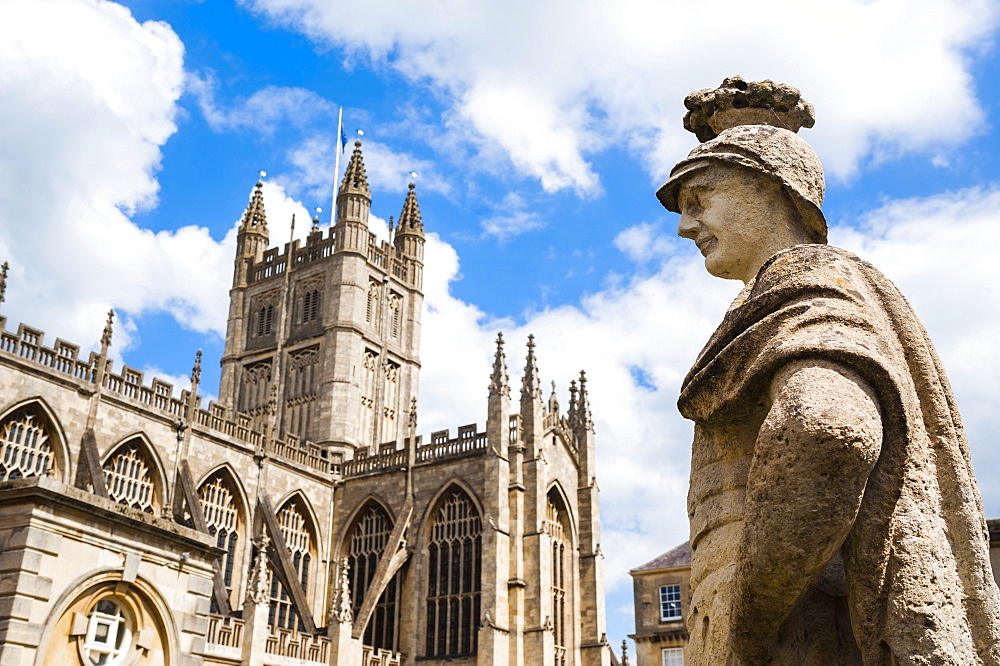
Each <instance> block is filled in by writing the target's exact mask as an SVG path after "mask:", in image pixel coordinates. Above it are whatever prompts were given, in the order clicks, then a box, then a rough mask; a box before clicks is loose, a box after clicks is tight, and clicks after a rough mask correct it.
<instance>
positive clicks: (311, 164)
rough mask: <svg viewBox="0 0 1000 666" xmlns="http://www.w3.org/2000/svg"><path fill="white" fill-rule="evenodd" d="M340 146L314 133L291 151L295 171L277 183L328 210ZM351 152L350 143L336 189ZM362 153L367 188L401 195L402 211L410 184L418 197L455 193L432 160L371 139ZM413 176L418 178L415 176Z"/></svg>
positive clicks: (395, 212) (381, 200)
mask: <svg viewBox="0 0 1000 666" xmlns="http://www.w3.org/2000/svg"><path fill="white" fill-rule="evenodd" d="M340 145H341V144H340V143H339V142H336V141H335V137H334V136H333V135H332V134H314V135H312V136H309V137H307V138H306V139H305V140H304V141H302V142H301V143H300V144H299V145H297V146H296V147H294V148H293V149H292V150H290V151H289V153H288V162H289V164H291V165H292V167H293V170H292V172H291V173H289V174H285V175H282V176H279V177H278V179H277V180H278V182H280V183H281V184H282V185H284V186H285V187H286V188H287V190H288V192H290V193H291V194H294V195H296V196H306V197H310V198H311V199H313V200H315V201H317V202H321V205H322V207H323V208H324V209H326V210H329V208H330V207H331V205H332V197H333V187H334V180H333V173H334V171H335V162H336V150H337V148H339V147H340ZM352 150H353V143H348V144H347V147H346V149H345V150H344V151H343V153H342V155H341V158H340V174H339V177H338V179H337V183H336V185H337V187H340V179H342V178H343V173H344V169H346V168H347V163H348V161H349V160H350V158H351V151H352ZM362 154H363V156H364V161H365V173H366V175H367V176H368V185H369V186H370V187H371V189H372V190H373V191H375V192H379V191H382V192H398V193H399V199H398V201H397V202H396V203H395V204H393V205H394V206H397V205H398V207H399V209H402V207H403V200H404V197H405V193H406V189H407V186H408V185H409V183H410V182H411V181H412V182H415V183H416V185H417V196H418V197H419V195H420V193H421V192H437V193H439V194H443V195H445V196H448V195H449V194H451V192H452V188H451V185H450V184H449V183H448V181H447V180H445V178H444V177H443V176H442V175H441V173H440V171H439V170H438V168H437V166H436V165H435V164H434V162H432V161H430V160H426V159H422V158H419V157H415V156H413V155H411V154H409V153H405V152H399V151H394V150H392V149H391V148H390V147H388V146H386V145H385V144H383V143H379V142H377V141H371V140H367V141H364V145H363V146H362ZM412 173H416V174H417V175H416V176H413V175H412ZM387 199H389V197H385V196H382V197H378V198H375V200H374V201H373V203H374V204H375V206H376V208H378V207H379V206H380V205H381V204H382V203H385V202H386V201H387ZM388 213H389V212H387V215H386V217H388ZM391 214H392V215H396V216H398V210H392V211H391Z"/></svg>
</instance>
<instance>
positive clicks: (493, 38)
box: [243, 0, 1000, 194]
mask: <svg viewBox="0 0 1000 666" xmlns="http://www.w3.org/2000/svg"><path fill="white" fill-rule="evenodd" d="M243 2H244V4H247V5H248V6H250V7H252V8H254V9H256V10H257V11H259V12H262V13H265V14H266V15H268V16H270V17H272V18H273V19H275V20H277V21H279V22H281V23H284V24H287V25H290V26H292V27H294V28H296V29H298V30H300V31H302V32H304V33H306V34H308V35H310V36H311V37H313V38H314V39H316V40H317V41H319V42H321V43H324V44H334V45H337V46H341V47H344V48H345V49H346V50H347V52H348V56H347V57H348V58H349V59H370V60H372V61H374V62H376V63H377V64H378V65H381V66H388V67H392V68H394V69H396V70H397V71H399V72H401V73H403V74H404V75H406V76H408V77H409V78H410V79H411V80H413V81H414V82H416V83H418V84H420V85H428V86H430V87H431V88H432V89H433V90H434V92H435V93H437V94H439V95H440V96H441V98H442V99H444V100H445V101H446V104H448V105H449V107H450V110H449V111H448V113H447V119H448V122H449V123H450V124H451V126H452V130H453V131H458V130H462V129H464V130H466V131H468V132H470V134H471V137H470V138H471V141H472V142H473V143H477V142H485V143H486V144H491V145H499V146H501V147H502V148H503V150H504V151H505V154H506V155H507V158H508V159H509V160H510V162H511V163H512V164H513V165H514V166H515V167H516V168H517V169H518V170H520V171H521V172H523V173H525V174H528V175H531V176H534V177H536V178H538V180H539V181H540V182H541V184H542V186H543V188H544V189H546V190H548V191H552V190H558V189H563V188H571V189H575V190H576V191H578V192H580V193H583V194H593V193H595V192H597V191H599V187H600V185H599V182H598V179H597V176H596V175H595V172H594V169H593V167H592V165H591V164H590V163H589V162H588V159H589V158H590V156H592V155H593V154H595V153H596V151H598V150H600V149H601V148H603V147H606V146H608V145H609V144H610V143H611V142H625V143H626V144H627V145H628V146H629V148H630V149H631V150H633V151H635V152H636V153H637V154H640V155H643V156H644V160H645V163H646V164H647V167H648V169H649V171H650V174H651V178H652V179H653V180H659V179H661V178H662V177H663V176H664V175H665V173H666V172H667V171H668V170H669V168H670V167H671V166H672V165H673V164H674V163H675V162H676V161H677V160H678V159H679V158H680V157H681V156H682V155H683V153H684V152H685V151H686V150H687V149H689V148H690V147H691V146H692V145H693V143H694V139H693V137H691V136H690V135H687V134H686V133H685V132H684V131H683V130H682V129H681V128H680V120H681V116H682V114H683V107H682V104H681V102H682V99H683V97H684V95H686V94H687V93H688V92H690V91H691V90H694V89H697V88H704V87H710V86H714V85H718V83H719V82H720V81H721V80H722V79H723V78H724V77H725V76H728V75H732V74H743V75H744V76H746V77H747V78H750V79H757V80H759V79H762V78H772V79H775V80H778V81H785V82H788V83H792V84H793V85H796V86H798V87H799V88H800V89H802V91H803V94H804V95H805V97H806V98H807V99H809V100H810V101H812V102H813V103H814V104H815V105H816V107H817V108H818V109H820V112H819V118H818V119H817V127H816V129H814V130H810V131H809V132H808V138H809V140H810V141H811V142H812V143H813V144H814V145H815V147H816V148H817V150H818V152H819V153H820V155H821V157H822V158H823V160H824V163H825V165H826V167H827V169H828V170H829V172H830V173H831V174H832V175H833V176H834V177H837V178H846V177H849V176H850V175H851V174H852V173H853V172H854V171H855V170H856V169H857V168H858V166H859V164H860V163H862V162H863V161H865V160H866V159H872V158H873V159H885V158H888V157H892V156H893V155H896V154H898V153H901V152H905V151H913V150H929V151H932V153H933V154H932V155H929V159H930V158H931V157H935V156H937V158H938V160H940V157H941V155H942V154H945V153H947V151H948V149H949V148H951V147H954V146H955V145H956V144H957V143H958V142H961V141H962V140H963V139H965V138H967V137H969V136H971V135H973V134H975V133H976V132H977V131H978V128H979V127H980V126H981V124H982V121H983V112H982V109H981V107H980V104H979V102H978V101H977V99H976V96H975V91H974V87H973V81H972V76H971V74H970V65H971V63H972V61H973V58H974V56H976V55H980V54H981V53H982V52H983V51H985V50H986V49H987V48H988V47H989V45H990V39H991V38H992V33H993V31H994V30H995V28H996V26H997V22H998V14H1000V12H998V3H997V2H996V0H928V1H927V2H922V3H919V4H914V3H908V2H904V1H903V0H876V1H870V0H835V1H832V2H817V1H807V2H793V1H792V0H764V1H762V2H755V3H746V2H740V1H739V0H707V1H705V2H700V3H690V2H683V1H682V0H671V1H667V2H661V1H659V0H632V1H630V2H625V3H607V2H600V1H599V0H589V1H586V2H570V1H569V0H555V1H553V2H545V3H531V2H518V3H515V4H513V5H511V4H510V3H504V4H496V3H466V2H459V1H458V0H447V1H444V2H437V3H432V4H412V3H411V4H403V5H400V4H399V3H396V2H387V1H384V0H382V1H378V2H370V3H367V4H366V5H365V11H363V12H357V11H353V5H351V4H350V3H347V2H331V1H330V0H243ZM515 45H516V46H515ZM487 150H488V147H487Z"/></svg>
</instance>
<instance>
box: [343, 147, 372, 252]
mask: <svg viewBox="0 0 1000 666" xmlns="http://www.w3.org/2000/svg"><path fill="white" fill-rule="evenodd" d="M371 207H372V193H371V190H370V189H369V188H368V176H367V175H366V174H365V161H364V158H363V157H362V156H361V141H360V140H358V141H355V142H354V152H353V153H351V160H350V162H348V163H347V170H346V171H345V172H344V180H343V181H342V182H341V183H340V190H338V192H337V222H336V237H337V249H338V250H343V249H351V250H357V251H360V252H363V253H367V251H368V243H369V240H368V237H369V232H368V214H369V213H370V212H371Z"/></svg>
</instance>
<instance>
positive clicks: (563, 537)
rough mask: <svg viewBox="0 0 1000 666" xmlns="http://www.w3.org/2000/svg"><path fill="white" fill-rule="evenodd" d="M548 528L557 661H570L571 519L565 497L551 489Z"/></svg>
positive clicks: (547, 519) (547, 506)
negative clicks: (567, 512) (564, 502)
mask: <svg viewBox="0 0 1000 666" xmlns="http://www.w3.org/2000/svg"><path fill="white" fill-rule="evenodd" d="M545 517H546V530H547V531H548V533H549V545H550V547H551V550H550V555H551V558H552V584H551V587H550V588H549V593H550V595H551V599H552V636H553V639H554V640H553V643H554V649H555V664H556V666H563V665H564V664H566V644H567V638H568V635H567V621H566V606H567V590H568V589H569V577H568V575H567V571H568V568H569V567H568V565H567V558H569V557H570V553H571V549H570V548H569V528H568V525H569V522H568V520H567V516H566V512H565V509H564V508H563V505H562V501H561V498H559V497H558V495H556V493H555V491H554V490H553V491H551V492H550V493H549V496H548V501H547V503H546V511H545Z"/></svg>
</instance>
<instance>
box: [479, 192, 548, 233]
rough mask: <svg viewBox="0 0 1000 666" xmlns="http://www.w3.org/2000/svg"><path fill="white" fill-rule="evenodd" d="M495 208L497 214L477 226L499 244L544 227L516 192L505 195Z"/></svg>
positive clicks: (542, 222)
mask: <svg viewBox="0 0 1000 666" xmlns="http://www.w3.org/2000/svg"><path fill="white" fill-rule="evenodd" d="M495 208H496V210H497V214H496V215H491V216H490V217H487V218H484V219H483V220H481V221H480V223H479V226H480V227H481V228H482V230H483V233H484V234H486V235H487V236H493V237H494V238H496V239H497V240H499V241H501V242H502V241H505V240H507V239H509V238H512V237H514V236H517V235H520V234H523V233H525V232H527V231H532V230H534V229H541V228H542V227H544V226H545V222H544V221H543V220H542V219H541V218H540V217H539V216H538V213H535V212H533V211H531V210H529V209H528V206H527V205H526V204H525V201H524V198H523V197H521V196H520V195H519V194H517V193H516V192H510V193H509V194H507V195H506V196H505V197H504V198H503V200H502V201H501V202H500V203H499V204H497V205H496V206H495Z"/></svg>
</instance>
